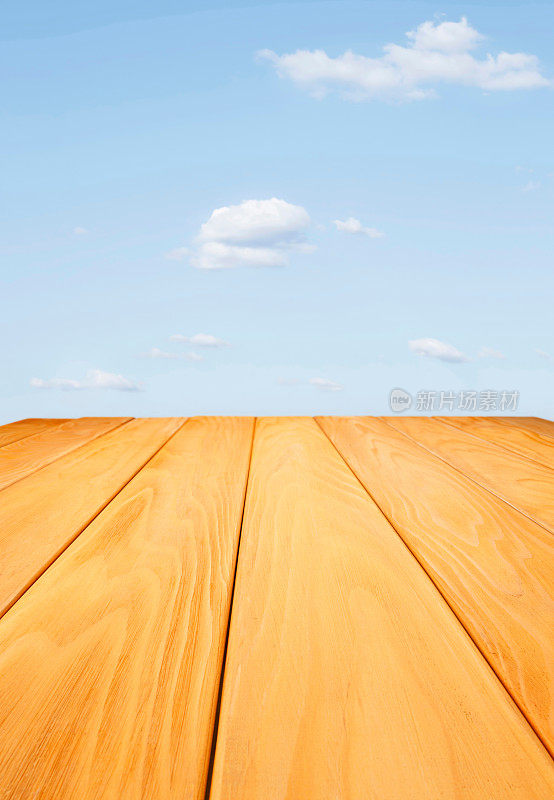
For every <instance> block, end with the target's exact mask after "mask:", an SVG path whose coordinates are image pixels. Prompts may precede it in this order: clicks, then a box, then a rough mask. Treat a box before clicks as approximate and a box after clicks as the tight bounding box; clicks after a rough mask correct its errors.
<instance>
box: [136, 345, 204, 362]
mask: <svg viewBox="0 0 554 800" xmlns="http://www.w3.org/2000/svg"><path fill="white" fill-rule="evenodd" d="M142 356H143V358H161V359H181V360H185V361H203V360H204V356H201V355H199V354H198V353H194V352H190V353H167V352H166V351H165V350H160V349H159V347H152V348H150V350H148V352H146V353H143V354H142Z"/></svg>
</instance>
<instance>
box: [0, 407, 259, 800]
mask: <svg viewBox="0 0 554 800" xmlns="http://www.w3.org/2000/svg"><path fill="white" fill-rule="evenodd" d="M252 428H253V421H252V420H251V419H246V418H244V419H238V418H235V419H230V418H228V419H225V420H223V419H214V418H212V419H195V420H191V421H189V422H188V423H187V424H186V425H185V426H184V428H183V429H182V430H181V431H179V432H178V433H177V434H176V436H174V437H173V439H171V441H170V442H168V443H167V444H166V445H165V446H164V447H163V448H162V450H161V451H160V452H159V453H158V454H157V455H156V456H155V457H154V458H153V459H152V461H151V462H150V463H149V464H148V465H147V466H146V467H145V468H144V469H143V470H142V471H141V472H139V474H138V475H137V476H136V477H135V478H134V479H133V480H132V481H131V482H130V483H129V484H128V485H127V486H126V487H125V489H124V490H123V491H122V492H121V493H120V494H119V495H118V496H117V497H116V498H115V500H114V501H113V502H112V503H110V505H109V506H108V507H107V508H106V509H105V510H104V511H103V512H102V513H101V514H100V515H99V516H98V517H97V518H96V519H95V520H94V522H93V523H92V524H91V525H90V526H89V527H88V528H87V529H86V530H85V531H84V532H83V533H82V534H81V536H80V537H79V539H78V540H77V541H76V542H74V543H73V544H72V545H71V547H70V548H69V549H68V550H66V552H65V553H64V554H63V555H62V556H61V557H60V558H59V559H58V561H57V562H56V563H55V564H54V565H53V566H52V567H51V568H50V569H49V570H48V572H47V573H45V574H44V575H43V576H42V577H41V578H40V579H39V580H38V581H37V582H36V583H35V585H34V586H32V587H31V589H30V590H29V591H28V592H27V593H26V594H25V596H24V597H23V598H21V600H20V601H19V602H18V603H16V605H15V606H14V607H13V608H12V609H11V610H10V611H9V612H8V614H6V615H5V617H4V618H3V619H2V620H1V621H0V653H1V655H0V697H1V698H2V700H1V701H0V707H1V712H2V713H0V774H1V775H2V788H3V790H4V793H3V794H2V791H1V790H0V796H1V797H2V798H6V800H8V798H9V800H16V798H17V800H20V798H31V797H33V798H34V797H40V798H41V800H75V799H76V798H78V800H92V798H94V800H98V799H99V798H105V799H107V798H110V799H112V798H113V800H116V799H117V800H119V798H125V800H172V799H173V798H175V800H183V799H184V798H188V800H192V798H198V800H200V798H203V797H204V792H205V784H206V774H207V769H208V763H209V757H210V749H211V740H212V730H213V724H214V718H215V710H216V705H217V696H218V688H219V675H220V669H221V664H222V661H223V652H224V648H225V639H226V632H227V622H228V613H229V605H230V600H231V591H232V585H233V578H234V568H235V559H236V551H237V544H238V537H239V531H240V521H241V513H242V506H243V500H244V492H245V488H246V479H247V472H248V461H249V455H250V446H251V441H252Z"/></svg>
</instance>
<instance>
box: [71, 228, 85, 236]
mask: <svg viewBox="0 0 554 800" xmlns="http://www.w3.org/2000/svg"><path fill="white" fill-rule="evenodd" d="M73 233H74V234H75V236H84V235H85V234H86V233H88V230H87V229H86V228H82V227H81V226H80V225H78V226H77V227H76V228H73Z"/></svg>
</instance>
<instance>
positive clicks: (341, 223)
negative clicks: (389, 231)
mask: <svg viewBox="0 0 554 800" xmlns="http://www.w3.org/2000/svg"><path fill="white" fill-rule="evenodd" d="M333 225H335V227H336V228H337V230H338V231H342V232H343V233H351V234H362V235H364V236H369V238H370V239H381V238H382V237H383V236H384V235H385V234H384V233H383V232H382V231H379V230H377V228H366V227H365V226H364V225H362V223H361V222H360V220H359V219H356V218H355V217H348V219H345V220H340V219H334V220H333Z"/></svg>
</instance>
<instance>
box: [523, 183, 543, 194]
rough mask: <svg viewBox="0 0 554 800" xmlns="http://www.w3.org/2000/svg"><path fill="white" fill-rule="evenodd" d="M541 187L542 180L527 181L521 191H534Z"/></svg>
mask: <svg viewBox="0 0 554 800" xmlns="http://www.w3.org/2000/svg"><path fill="white" fill-rule="evenodd" d="M540 188H541V182H540V181H528V183H526V184H525V186H522V187H521V191H522V192H534V191H536V190H537V189H540Z"/></svg>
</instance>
